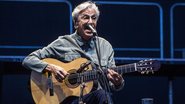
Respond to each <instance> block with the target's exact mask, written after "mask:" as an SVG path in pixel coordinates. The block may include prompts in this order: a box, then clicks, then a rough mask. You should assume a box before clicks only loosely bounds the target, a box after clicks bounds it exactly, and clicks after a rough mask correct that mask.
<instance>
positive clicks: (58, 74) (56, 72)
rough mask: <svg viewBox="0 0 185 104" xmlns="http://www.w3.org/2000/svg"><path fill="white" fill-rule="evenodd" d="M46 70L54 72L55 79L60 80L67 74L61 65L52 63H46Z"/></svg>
mask: <svg viewBox="0 0 185 104" xmlns="http://www.w3.org/2000/svg"><path fill="white" fill-rule="evenodd" d="M45 69H46V70H47V71H50V72H52V73H53V74H54V76H55V78H56V80H57V81H59V82H62V80H64V79H65V78H66V76H67V75H68V74H69V73H68V72H67V71H65V70H64V69H63V68H62V67H60V66H57V65H54V64H48V66H47V67H46V68H45Z"/></svg>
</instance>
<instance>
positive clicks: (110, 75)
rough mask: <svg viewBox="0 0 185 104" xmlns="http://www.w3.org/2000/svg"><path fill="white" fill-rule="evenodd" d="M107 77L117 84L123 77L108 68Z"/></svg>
mask: <svg viewBox="0 0 185 104" xmlns="http://www.w3.org/2000/svg"><path fill="white" fill-rule="evenodd" d="M107 78H108V79H109V80H110V81H111V82H112V83H113V84H114V85H115V86H119V85H121V84H122V82H123V77H122V76H121V75H120V74H118V73H117V72H115V71H114V70H112V69H108V74H107Z"/></svg>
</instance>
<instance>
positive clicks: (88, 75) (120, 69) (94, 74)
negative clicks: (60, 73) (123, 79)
mask: <svg viewBox="0 0 185 104" xmlns="http://www.w3.org/2000/svg"><path fill="white" fill-rule="evenodd" d="M111 69H113V70H114V71H116V72H117V73H119V74H124V73H130V72H135V71H137V68H136V63H133V64H127V65H121V66H117V67H114V68H111ZM104 73H105V74H106V73H107V70H104ZM77 74H78V75H77V76H78V78H77V82H78V83H80V82H88V81H92V80H97V79H98V78H100V76H101V71H100V70H97V69H95V70H89V71H86V72H83V73H77Z"/></svg>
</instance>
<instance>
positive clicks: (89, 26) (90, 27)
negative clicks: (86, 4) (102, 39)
mask: <svg viewBox="0 0 185 104" xmlns="http://www.w3.org/2000/svg"><path fill="white" fill-rule="evenodd" d="M87 27H88V28H89V29H91V31H92V32H93V33H94V34H97V32H96V30H95V29H94V28H93V27H92V26H91V25H90V24H87Z"/></svg>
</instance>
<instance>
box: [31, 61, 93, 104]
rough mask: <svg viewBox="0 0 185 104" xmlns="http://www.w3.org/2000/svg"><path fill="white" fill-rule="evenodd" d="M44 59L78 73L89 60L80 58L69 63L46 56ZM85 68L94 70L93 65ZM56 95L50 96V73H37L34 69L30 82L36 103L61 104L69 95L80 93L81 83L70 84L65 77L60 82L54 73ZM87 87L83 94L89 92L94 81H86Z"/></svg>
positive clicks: (53, 80)
mask: <svg viewBox="0 0 185 104" xmlns="http://www.w3.org/2000/svg"><path fill="white" fill-rule="evenodd" d="M43 61H45V62H47V63H50V64H54V65H57V66H60V67H62V68H64V69H65V70H66V71H67V72H69V73H76V71H77V70H78V69H79V68H80V67H81V66H82V65H83V64H84V63H86V62H87V59H84V58H78V59H76V60H74V61H72V62H69V63H63V62H61V61H58V60H56V59H52V58H46V59H44V60H43ZM85 70H92V67H91V65H88V67H87V68H86V69H85ZM52 82H53V89H54V95H53V96H50V91H49V88H48V73H37V72H35V71H32V73H31V78H30V83H31V92H32V97H33V99H34V101H35V103H36V104H59V103H62V102H63V101H64V100H65V99H66V98H67V97H70V96H77V97H79V95H80V84H78V83H77V84H70V83H69V81H68V78H65V80H63V82H58V81H57V80H56V79H55V77H54V75H52ZM85 86H86V87H85V89H84V92H83V95H86V94H88V93H89V92H90V91H91V89H92V87H93V81H89V82H86V83H85Z"/></svg>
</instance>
